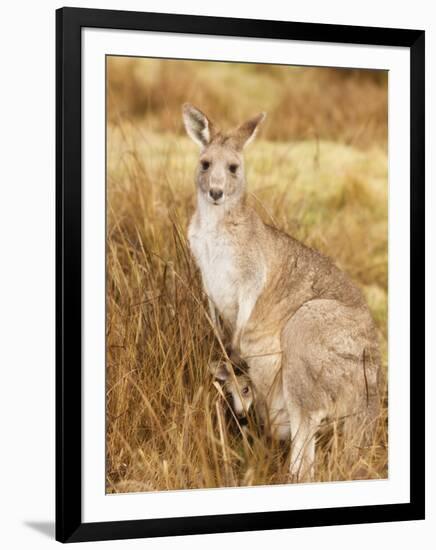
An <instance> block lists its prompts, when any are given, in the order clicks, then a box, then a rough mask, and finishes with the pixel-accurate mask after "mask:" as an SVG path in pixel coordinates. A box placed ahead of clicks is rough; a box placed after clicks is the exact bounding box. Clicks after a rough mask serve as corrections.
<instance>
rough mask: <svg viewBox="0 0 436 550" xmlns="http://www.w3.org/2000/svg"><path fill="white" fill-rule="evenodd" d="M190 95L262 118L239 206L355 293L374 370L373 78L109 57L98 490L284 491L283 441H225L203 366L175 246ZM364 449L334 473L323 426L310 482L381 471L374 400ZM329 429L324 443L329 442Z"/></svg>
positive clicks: (376, 136) (190, 202)
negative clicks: (103, 453) (101, 485)
mask: <svg viewBox="0 0 436 550" xmlns="http://www.w3.org/2000/svg"><path fill="white" fill-rule="evenodd" d="M184 101H190V102H193V103H194V104H197V105H198V106H199V107H200V108H202V109H203V110H205V111H206V112H207V113H208V114H210V116H211V117H212V118H213V119H216V120H217V121H218V122H222V123H223V124H224V125H229V126H231V125H232V124H234V123H236V122H238V121H239V122H240V121H242V120H243V119H244V118H245V117H246V116H250V115H252V114H255V113H256V112H258V111H261V110H266V111H268V118H267V120H266V123H265V125H264V128H263V129H262V131H261V133H260V135H259V138H258V140H257V141H255V142H254V143H253V144H252V145H251V146H250V147H249V148H248V149H247V153H246V169H247V179H248V190H249V200H250V201H251V203H252V204H253V206H254V207H255V208H256V209H257V211H258V212H259V213H260V214H261V216H263V217H264V219H265V220H267V221H269V222H270V223H271V222H272V223H274V224H275V225H277V226H278V227H280V228H282V229H284V230H285V231H287V232H289V233H290V234H292V235H293V236H294V237H296V238H298V239H301V240H302V241H303V242H305V243H306V244H309V245H310V246H313V247H315V248H317V249H319V250H321V251H322V252H324V253H326V254H328V255H329V256H331V257H332V258H333V259H334V261H335V262H336V264H337V265H338V266H339V267H340V268H342V269H344V270H345V271H346V272H348V273H349V274H350V275H351V277H352V278H353V280H354V281H355V282H356V283H357V284H358V285H359V286H361V288H362V289H363V291H364V293H365V295H366V297H367V299H368V303H369V305H370V308H371V311H372V313H373V315H374V318H375V320H376V322H377V325H378V327H379V332H380V343H381V348H382V355H383V366H382V368H383V372H384V373H386V371H387V146H386V144H387V80H386V76H385V74H384V73H375V72H370V71H348V72H347V71H339V70H333V69H311V68H287V67H282V68H280V67H271V66H255V65H231V64H227V63H223V64H216V63H197V64H196V63H195V62H173V61H165V62H160V61H154V60H141V59H128V58H110V59H109V63H108V172H107V173H108V182H107V183H108V202H107V216H108V233H107V289H108V295H107V387H106V391H107V472H106V480H107V491H108V492H129V491H153V490H165V489H189V488H204V487H217V486H240V485H258V484H262V485H263V484H274V483H284V482H285V481H286V474H287V450H288V448H287V446H286V445H283V444H278V443H274V442H271V441H268V440H266V439H265V438H264V437H263V436H262V434H261V433H258V431H257V430H256V426H255V425H254V422H253V425H252V426H251V428H252V429H251V432H252V433H251V437H250V439H247V438H244V437H243V436H242V434H241V433H240V431H239V429H238V427H237V425H236V423H235V421H234V419H232V417H231V414H230V413H229V411H228V408H227V407H226V403H225V399H224V397H223V396H222V395H221V394H220V391H219V387H216V386H215V385H214V384H213V381H212V379H211V376H210V374H209V372H208V368H207V365H208V362H209V361H210V360H211V358H217V357H218V356H219V353H220V352H219V346H218V345H217V343H216V342H215V340H214V336H213V331H212V329H211V327H210V325H209V322H208V319H207V315H206V309H205V300H204V295H203V293H202V289H201V284H200V280H199V274H198V272H197V270H196V268H195V265H194V263H193V260H192V258H191V256H190V253H189V249H188V246H187V242H186V227H187V223H188V221H189V218H190V216H191V215H192V213H193V211H194V208H195V189H194V183H193V173H194V168H195V163H196V159H197V155H198V151H197V149H196V147H195V145H194V144H193V143H192V142H191V141H190V140H189V139H188V138H187V137H185V136H184V134H183V130H182V123H181V104H182V103H183V102H184ZM383 380H384V381H383V392H382V393H383V403H382V409H381V414H380V419H379V424H378V429H377V433H376V434H375V437H374V441H373V445H372V446H371V447H370V448H368V449H365V451H364V452H362V455H361V457H360V461H359V463H358V464H349V463H347V461H346V458H345V457H346V453H344V452H343V451H344V445H345V443H344V441H342V439H341V436H340V433H336V432H334V433H333V434H332V437H331V438H330V439H328V438H326V437H324V438H322V440H321V441H320V445H319V446H318V449H317V472H318V473H317V480H318V481H331V480H349V479H356V478H379V477H386V475H387V395H386V389H385V385H386V377H383ZM330 435H331V434H330Z"/></svg>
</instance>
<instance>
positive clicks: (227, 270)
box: [188, 220, 241, 327]
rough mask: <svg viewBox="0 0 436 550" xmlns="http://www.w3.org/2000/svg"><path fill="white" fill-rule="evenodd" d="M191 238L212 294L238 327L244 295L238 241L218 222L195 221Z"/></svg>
mask: <svg viewBox="0 0 436 550" xmlns="http://www.w3.org/2000/svg"><path fill="white" fill-rule="evenodd" d="M188 238H189V244H190V247H191V250H192V253H193V255H194V258H195V260H196V262H197V265H198V267H199V268H200V271H201V276H202V280H203V285H204V289H205V291H206V293H207V295H208V297H209V298H210V299H211V300H212V301H213V303H214V304H215V306H216V307H217V309H218V311H219V312H220V314H221V315H222V316H223V317H224V319H225V320H226V321H227V322H228V323H230V325H231V326H233V327H234V326H235V323H236V317H237V314H238V308H239V300H240V298H241V296H240V294H241V292H240V290H241V289H240V287H241V284H240V283H241V273H240V270H239V269H238V264H237V250H236V249H235V246H234V244H233V243H232V241H231V239H230V238H229V236H228V235H226V233H225V232H224V231H223V230H222V229H221V230H220V228H219V226H218V224H215V223H206V224H202V225H200V224H198V223H195V221H194V220H193V222H192V223H191V225H190V227H189V231H188Z"/></svg>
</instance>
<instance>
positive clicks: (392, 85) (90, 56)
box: [56, 8, 424, 542]
mask: <svg viewBox="0 0 436 550" xmlns="http://www.w3.org/2000/svg"><path fill="white" fill-rule="evenodd" d="M56 18H57V19H56V21H57V38H56V66H57V80H56V85H57V94H56V99H57V105H56V110H57V122H56V124H57V156H56V158H57V165H56V177H57V382H56V392H57V411H56V413H57V423H56V435H57V450H56V452H57V471H56V486H57V488H56V514H57V518H56V538H57V539H58V540H59V541H62V542H75V541H91V540H104V539H125V538H133V537H157V536H170V535H187V534H196V533H213V532H226V531H249V530H264V529H279V528H291V527H306V526H320V525H332V524H351V523H366V522H368V523H369V522H384V521H400V520H412V519H423V518H424V32H423V31H417V30H416V31H415V30H402V29H387V28H376V27H348V26H339V25H321V24H312V23H291V22H284V21H260V20H248V19H230V18H229V19H227V18H214V17H199V16H185V15H169V14H157V13H134V12H125V11H105V10H87V9H76V8H63V9H60V10H58V11H57V14H56Z"/></svg>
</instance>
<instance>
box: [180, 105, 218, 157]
mask: <svg viewBox="0 0 436 550" xmlns="http://www.w3.org/2000/svg"><path fill="white" fill-rule="evenodd" d="M183 122H184V124H185V128H186V132H187V133H188V135H189V137H190V138H191V139H193V140H194V141H195V143H197V144H198V145H199V146H200V147H201V148H203V147H206V145H207V144H208V143H210V140H211V139H212V136H213V134H214V129H213V124H212V122H211V121H210V120H209V119H208V118H207V116H206V115H205V114H204V113H202V112H201V111H200V109H197V107H194V106H193V105H191V104H190V103H185V104H184V105H183Z"/></svg>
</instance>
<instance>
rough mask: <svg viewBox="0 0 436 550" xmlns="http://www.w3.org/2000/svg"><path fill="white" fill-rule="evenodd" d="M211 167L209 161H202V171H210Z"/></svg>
mask: <svg viewBox="0 0 436 550" xmlns="http://www.w3.org/2000/svg"><path fill="white" fill-rule="evenodd" d="M209 166H210V162H209V161H208V160H202V161H201V169H202V170H208V169H209Z"/></svg>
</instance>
